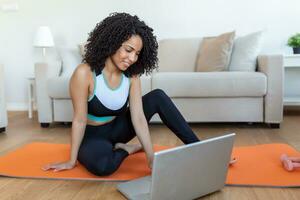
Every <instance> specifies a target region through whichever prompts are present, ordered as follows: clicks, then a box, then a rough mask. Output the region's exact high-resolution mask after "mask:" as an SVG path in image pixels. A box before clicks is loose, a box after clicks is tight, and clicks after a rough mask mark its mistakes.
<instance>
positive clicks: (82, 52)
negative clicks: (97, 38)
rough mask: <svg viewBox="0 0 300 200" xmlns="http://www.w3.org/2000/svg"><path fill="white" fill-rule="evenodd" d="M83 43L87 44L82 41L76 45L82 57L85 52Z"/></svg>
mask: <svg viewBox="0 0 300 200" xmlns="http://www.w3.org/2000/svg"><path fill="white" fill-rule="evenodd" d="M85 45H87V42H83V43H80V44H79V45H78V48H79V52H80V55H81V56H82V57H84V55H85V52H86V48H85Z"/></svg>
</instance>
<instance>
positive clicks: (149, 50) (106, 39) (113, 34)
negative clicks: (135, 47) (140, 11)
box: [83, 13, 158, 77]
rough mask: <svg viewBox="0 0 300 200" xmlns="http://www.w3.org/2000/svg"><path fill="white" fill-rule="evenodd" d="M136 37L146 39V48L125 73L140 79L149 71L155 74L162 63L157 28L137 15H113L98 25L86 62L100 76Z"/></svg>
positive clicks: (90, 42)
mask: <svg viewBox="0 0 300 200" xmlns="http://www.w3.org/2000/svg"><path fill="white" fill-rule="evenodd" d="M132 35H139V36H140V37H141V38H142V42H143V48H142V49H141V52H140V54H139V57H138V60H137V61H136V62H135V63H134V64H132V65H131V66H130V67H129V68H127V70H126V71H125V72H124V73H125V75H126V76H128V77H132V76H133V75H139V76H140V75H142V74H143V73H145V72H146V74H149V73H151V72H152V71H153V70H154V69H155V68H157V63H158V58H157V48H158V44H157V41H156V37H155V36H154V35H153V29H152V28H150V27H149V26H147V25H146V24H145V22H144V21H141V20H140V19H139V18H138V17H137V16H136V15H134V16H132V15H130V14H128V13H112V14H110V15H109V16H108V17H107V18H105V19H104V20H103V21H101V22H99V23H97V25H96V27H95V28H94V30H93V31H92V32H90V33H89V37H88V40H87V44H86V45H85V48H86V53H85V55H84V57H83V62H84V63H88V64H89V65H90V67H91V70H92V71H93V70H94V71H96V73H99V72H100V71H101V70H102V69H103V68H104V65H105V60H106V59H107V58H108V57H110V56H111V55H113V54H114V53H115V52H116V51H117V50H118V49H119V48H120V47H121V45H122V43H123V42H125V41H127V40H128V39H129V38H130V37H131V36H132Z"/></svg>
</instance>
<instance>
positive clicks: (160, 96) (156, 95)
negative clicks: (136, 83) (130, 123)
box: [150, 89, 169, 100]
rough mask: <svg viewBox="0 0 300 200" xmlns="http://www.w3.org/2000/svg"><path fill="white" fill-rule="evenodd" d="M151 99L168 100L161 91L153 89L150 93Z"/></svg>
mask: <svg viewBox="0 0 300 200" xmlns="http://www.w3.org/2000/svg"><path fill="white" fill-rule="evenodd" d="M150 94H151V96H152V98H153V99H154V100H156V99H169V96H168V95H167V94H166V93H165V92H164V91H163V90H162V89H154V90H152V91H151V92H150Z"/></svg>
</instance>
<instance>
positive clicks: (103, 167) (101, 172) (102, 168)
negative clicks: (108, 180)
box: [90, 158, 116, 176]
mask: <svg viewBox="0 0 300 200" xmlns="http://www.w3.org/2000/svg"><path fill="white" fill-rule="evenodd" d="M90 171H91V172H92V173H93V174H95V175H97V176H108V175H111V174H112V173H114V172H115V171H116V169H115V167H114V165H113V163H111V162H110V161H109V159H108V158H101V159H100V160H98V161H97V162H96V163H95V164H94V166H93V167H92V169H91V170H90Z"/></svg>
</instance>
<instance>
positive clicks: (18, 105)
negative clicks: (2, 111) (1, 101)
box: [6, 103, 36, 111]
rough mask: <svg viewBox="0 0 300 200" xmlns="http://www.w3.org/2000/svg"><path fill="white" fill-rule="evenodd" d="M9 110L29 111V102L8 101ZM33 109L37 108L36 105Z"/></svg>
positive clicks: (7, 107)
mask: <svg viewBox="0 0 300 200" xmlns="http://www.w3.org/2000/svg"><path fill="white" fill-rule="evenodd" d="M6 109H7V111H28V104H27V103H7V104H6ZM33 110H36V106H33Z"/></svg>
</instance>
